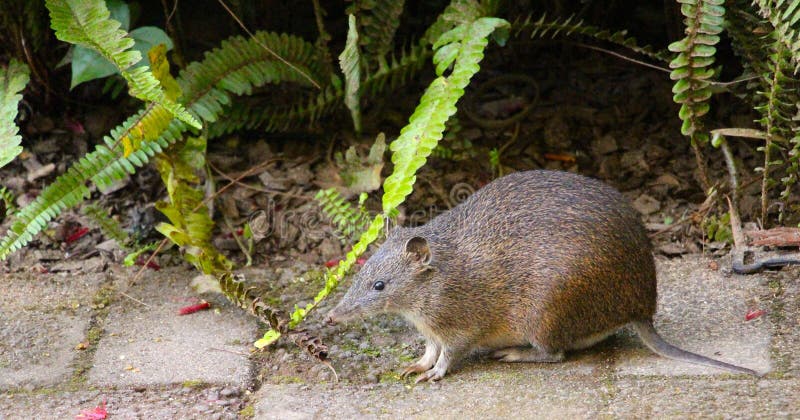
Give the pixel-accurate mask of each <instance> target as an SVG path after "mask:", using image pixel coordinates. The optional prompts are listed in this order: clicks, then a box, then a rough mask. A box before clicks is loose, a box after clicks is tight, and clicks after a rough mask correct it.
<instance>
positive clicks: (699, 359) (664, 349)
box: [631, 321, 763, 376]
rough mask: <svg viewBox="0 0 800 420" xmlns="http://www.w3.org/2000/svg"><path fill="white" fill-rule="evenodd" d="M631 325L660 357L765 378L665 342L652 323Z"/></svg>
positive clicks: (634, 323) (641, 322) (643, 322)
mask: <svg viewBox="0 0 800 420" xmlns="http://www.w3.org/2000/svg"><path fill="white" fill-rule="evenodd" d="M631 325H632V326H633V329H634V330H635V331H636V334H638V335H639V338H641V339H642V341H643V342H644V344H645V345H646V346H647V347H648V348H650V350H652V351H653V352H654V353H656V354H658V355H660V356H664V357H667V358H670V359H675V360H680V361H684V362H689V363H696V364H698V365H705V366H711V367H715V368H717V369H722V370H727V371H729V372H734V373H746V374H748V375H753V376H763V374H760V373H758V372H756V371H754V370H752V369H747V368H743V367H741V366H736V365H732V364H730V363H725V362H720V361H719V360H714V359H711V358H708V357H705V356H701V355H699V354H695V353H692V352H688V351H686V350H683V349H680V348H678V347H675V346H673V345H672V344H670V343H667V342H666V341H664V339H663V338H661V336H660V335H658V332H657V331H656V329H655V327H653V322H652V321H635V322H632V323H631Z"/></svg>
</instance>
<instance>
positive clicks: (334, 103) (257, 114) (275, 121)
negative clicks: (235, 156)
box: [208, 45, 431, 138]
mask: <svg viewBox="0 0 800 420" xmlns="http://www.w3.org/2000/svg"><path fill="white" fill-rule="evenodd" d="M430 55H431V51H430V50H429V49H428V48H425V47H423V46H422V45H414V46H412V47H411V48H410V49H409V50H408V51H403V52H401V53H400V57H399V58H398V57H396V56H392V58H391V61H390V64H389V65H388V66H387V67H384V68H382V69H379V70H378V71H377V72H375V73H371V74H367V75H366V76H365V77H364V80H363V81H362V82H361V92H362V95H372V96H379V95H381V94H383V93H385V92H387V91H391V90H394V89H396V88H397V87H398V86H402V85H404V84H406V83H407V82H408V80H409V79H411V78H412V77H413V76H414V75H415V74H417V73H418V72H419V71H420V70H421V69H422V68H423V67H424V65H425V62H426V60H427V59H428V58H429V57H430ZM343 99H344V90H343V89H342V88H341V87H339V86H336V85H333V84H331V85H328V86H327V87H325V89H323V91H322V92H319V93H318V94H317V95H316V96H314V97H311V98H310V99H308V98H303V99H301V100H300V102H299V103H297V104H294V105H290V106H288V107H276V106H269V105H266V104H264V105H263V106H253V104H252V103H251V102H250V101H247V100H236V101H234V102H233V105H231V107H230V108H229V109H228V110H226V111H225V118H224V119H222V120H219V121H217V122H215V123H214V124H211V125H210V126H209V128H208V136H209V138H215V137H219V136H221V135H224V134H228V133H232V132H234V131H236V130H241V129H248V130H256V129H264V130H267V131H281V130H283V131H285V130H290V129H293V128H297V127H300V126H302V125H304V124H305V125H309V126H311V125H314V124H315V123H316V122H317V120H318V119H319V118H321V117H323V116H325V115H328V114H330V113H332V112H334V111H336V110H338V109H340V108H341V106H342V105H343V103H344V102H343Z"/></svg>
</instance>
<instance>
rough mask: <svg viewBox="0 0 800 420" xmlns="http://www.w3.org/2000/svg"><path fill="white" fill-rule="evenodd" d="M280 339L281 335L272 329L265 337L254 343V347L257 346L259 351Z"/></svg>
mask: <svg viewBox="0 0 800 420" xmlns="http://www.w3.org/2000/svg"><path fill="white" fill-rule="evenodd" d="M279 338H281V333H279V332H277V331H275V330H272V329H271V330H268V331H267V332H265V333H264V336H263V337H261V338H259V339H258V340H257V341H256V342H255V343H253V345H254V346H256V348H257V349H263V348H264V347H267V346H268V345H270V344H272V343H274V342H275V341H277V340H278V339H279Z"/></svg>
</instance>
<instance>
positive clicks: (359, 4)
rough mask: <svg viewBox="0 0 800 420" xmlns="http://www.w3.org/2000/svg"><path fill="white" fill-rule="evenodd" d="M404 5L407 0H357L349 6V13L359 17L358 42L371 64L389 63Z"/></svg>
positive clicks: (381, 64)
mask: <svg viewBox="0 0 800 420" xmlns="http://www.w3.org/2000/svg"><path fill="white" fill-rule="evenodd" d="M404 5H405V0H355V1H353V4H352V5H351V6H350V7H348V9H347V13H348V14H352V15H355V16H356V17H357V18H358V33H359V35H360V36H359V41H358V43H359V45H361V46H362V47H363V49H364V52H365V54H364V57H365V58H366V60H369V61H370V63H369V64H374V63H377V64H378V68H384V67H385V66H386V65H387V63H386V55H387V54H388V53H389V52H390V51H391V50H392V44H393V41H394V34H395V32H396V31H397V27H398V25H400V15H401V14H402V13H403V7H404ZM367 67H368V68H374V66H372V65H369V66H367Z"/></svg>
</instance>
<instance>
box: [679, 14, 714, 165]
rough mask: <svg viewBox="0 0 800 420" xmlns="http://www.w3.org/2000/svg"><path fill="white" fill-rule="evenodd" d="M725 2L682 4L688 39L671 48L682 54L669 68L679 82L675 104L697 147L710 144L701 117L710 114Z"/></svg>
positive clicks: (682, 129)
mask: <svg viewBox="0 0 800 420" xmlns="http://www.w3.org/2000/svg"><path fill="white" fill-rule="evenodd" d="M723 2H724V0H682V1H681V3H683V5H682V6H681V13H683V15H684V16H685V17H686V19H684V24H685V25H686V37H685V38H683V39H682V40H680V41H677V42H673V43H672V44H670V45H669V50H670V51H672V52H674V53H678V55H677V56H676V57H675V59H673V60H672V61H671V62H670V64H669V66H670V68H672V69H673V70H672V72H671V73H670V78H671V79H672V80H675V85H674V86H673V88H672V93H674V94H675V95H674V96H673V100H674V101H675V102H676V103H678V104H680V105H681V109H680V112H679V114H678V115H679V116H680V118H681V120H683V125H682V126H681V133H683V135H685V136H688V137H690V138H691V140H692V144H693V145H699V144H704V143H706V142H708V134H707V133H705V132H703V130H702V127H703V126H702V123H701V117H702V116H703V115H705V114H706V113H708V110H709V105H708V99H709V98H710V97H711V94H712V92H711V87H710V82H709V79H711V77H712V76H713V75H714V69H712V68H711V64H713V63H714V55H715V54H716V52H717V50H716V48H715V47H714V45H716V44H717V43H718V42H719V34H720V33H721V32H722V25H723V23H724V21H725V19H724V15H725V8H724V7H723V6H722V4H723ZM696 150H697V149H696Z"/></svg>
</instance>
